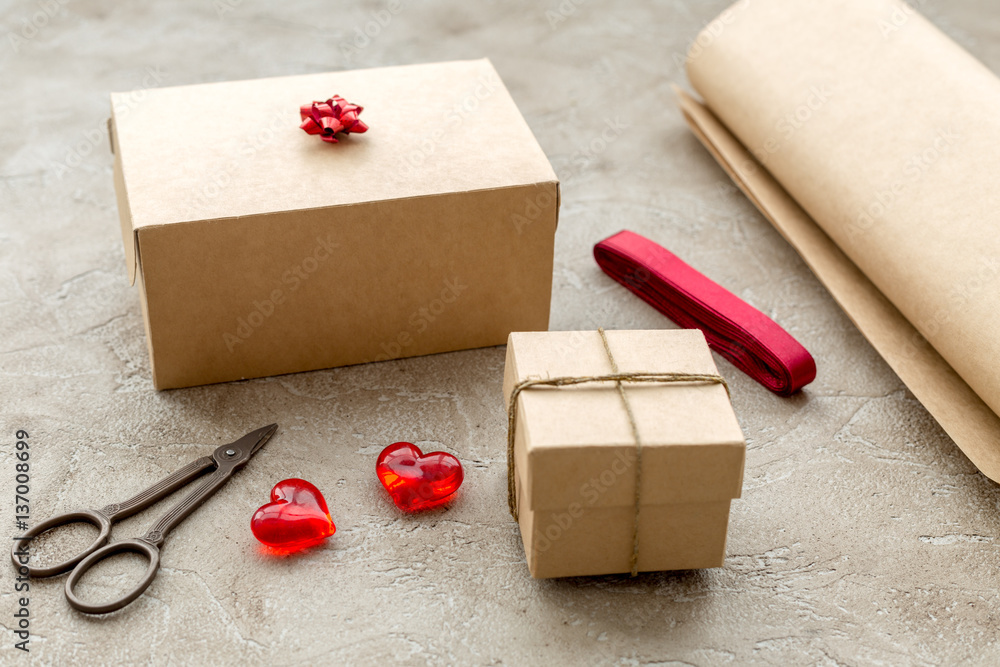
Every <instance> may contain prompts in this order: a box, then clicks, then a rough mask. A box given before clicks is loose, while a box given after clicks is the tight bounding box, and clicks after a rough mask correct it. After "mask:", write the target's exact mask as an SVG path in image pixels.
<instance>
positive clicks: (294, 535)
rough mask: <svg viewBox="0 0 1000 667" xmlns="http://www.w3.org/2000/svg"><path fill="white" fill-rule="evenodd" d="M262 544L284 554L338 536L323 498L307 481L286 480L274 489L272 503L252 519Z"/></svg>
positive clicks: (255, 532) (255, 513) (251, 526)
mask: <svg viewBox="0 0 1000 667" xmlns="http://www.w3.org/2000/svg"><path fill="white" fill-rule="evenodd" d="M250 530H252V531H253V535H254V537H256V538H257V540H258V541H260V542H261V543H262V544H265V545H267V546H269V547H272V548H274V549H278V550H281V551H285V552H292V551H298V550H299V549H305V548H306V547H311V546H313V545H314V544H319V543H320V542H322V541H323V540H325V539H326V538H328V537H330V536H331V535H333V534H334V533H335V532H337V527H336V526H335V525H333V519H331V518H330V510H329V509H328V508H327V506H326V500H325V499H324V498H323V494H322V493H320V492H319V489H317V488H316V487H315V486H313V485H312V484H310V483H309V482H307V481H306V480H304V479H285V480H282V481H280V482H278V483H277V484H275V485H274V488H273V489H271V502H269V503H268V504H266V505H263V506H261V507H260V509H258V510H257V511H256V512H254V514H253V518H252V519H250Z"/></svg>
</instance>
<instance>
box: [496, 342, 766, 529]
mask: <svg viewBox="0 0 1000 667" xmlns="http://www.w3.org/2000/svg"><path fill="white" fill-rule="evenodd" d="M606 335H607V337H608V344H609V347H610V349H611V352H612V354H613V355H614V357H615V360H616V361H617V364H618V367H619V370H620V371H621V372H623V373H628V372H635V373H638V372H650V373H653V372H656V373H660V372H682V373H700V374H717V373H718V370H717V369H716V366H715V362H714V360H713V359H712V354H711V352H710V350H709V348H708V344H707V343H706V341H705V337H704V334H702V332H701V331H698V330H696V329H695V330H658V331H608V332H606ZM611 372H612V368H611V362H610V360H609V359H608V355H607V352H606V351H605V349H604V344H603V342H602V340H601V337H600V334H599V333H598V332H596V331H565V332H535V333H530V332H526V333H512V334H511V335H510V338H509V340H508V343H507V365H506V369H505V374H504V399H505V401H506V402H507V403H508V405H509V401H510V395H511V392H512V390H513V388H514V386H515V385H516V384H517V383H519V382H521V381H524V380H526V379H529V378H554V377H582V376H597V375H606V374H610V373H611ZM625 392H626V394H627V395H628V400H629V402H630V403H631V406H632V410H633V414H634V415H635V421H636V426H637V427H638V431H639V434H640V437H641V439H642V490H641V503H642V504H643V505H663V504H671V503H703V502H713V501H720V500H729V499H732V498H738V497H739V496H740V492H741V489H742V485H743V466H744V459H745V452H746V443H745V440H744V437H743V432H742V431H741V429H740V426H739V423H738V422H737V420H736V415H735V414H734V412H733V408H732V404H731V403H730V400H729V396H728V394H727V392H726V389H725V387H723V386H722V385H721V384H709V383H669V384H628V383H626V384H625ZM518 401H519V403H518V409H517V423H516V425H515V448H514V461H515V471H516V476H517V482H518V486H519V497H521V499H522V500H521V502H522V503H527V505H528V506H529V507H531V508H532V509H535V510H537V509H546V508H553V509H554V508H566V507H569V506H570V505H571V504H572V503H579V504H580V505H583V506H586V505H591V506H622V505H626V506H628V505H633V504H634V502H635V495H634V494H635V487H634V482H635V468H634V465H633V464H634V461H635V456H634V454H635V449H636V445H635V440H634V437H633V434H632V429H631V426H630V424H629V420H628V415H627V412H626V410H625V407H624V405H623V402H622V398H621V396H620V395H619V393H618V391H617V389H616V388H615V385H614V383H613V382H600V383H593V384H584V385H575V386H564V387H547V386H535V387H531V388H529V389H526V390H524V391H522V392H521V393H520V394H519V397H518Z"/></svg>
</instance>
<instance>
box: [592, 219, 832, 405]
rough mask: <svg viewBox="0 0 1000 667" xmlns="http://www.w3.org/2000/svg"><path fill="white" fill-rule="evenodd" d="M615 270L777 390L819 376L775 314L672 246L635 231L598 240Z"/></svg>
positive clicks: (606, 264)
mask: <svg viewBox="0 0 1000 667" xmlns="http://www.w3.org/2000/svg"><path fill="white" fill-rule="evenodd" d="M594 258H595V259H596V260H597V263H598V265H600V267H601V269H603V270H604V272H605V273H607V274H608V275H609V276H611V277H612V278H614V279H615V280H617V281H618V282H620V283H621V284H622V285H624V286H625V287H627V288H628V289H629V290H631V291H632V292H633V293H635V294H636V295H638V296H639V297H641V298H642V299H643V300H644V301H646V302H647V303H648V304H650V305H651V306H653V307H654V308H656V309H657V310H658V311H660V312H661V313H663V314H664V315H666V316H667V317H669V318H670V319H671V320H673V321H674V322H676V323H677V324H678V325H680V326H682V327H684V328H687V329H701V330H702V331H703V332H704V333H705V338H706V339H707V340H708V344H709V347H711V348H712V349H713V350H715V351H716V352H718V353H719V354H721V355H722V356H723V357H725V358H726V359H728V360H729V361H730V362H732V363H733V365H735V366H736V367H737V368H739V369H740V370H742V371H743V372H745V373H746V374H747V375H749V376H750V377H752V378H753V379H755V380H757V381H758V382H760V383H761V384H762V385H764V386H765V387H767V388H768V389H770V390H771V391H773V392H775V393H777V394H780V395H782V396H788V395H790V394H793V393H795V392H796V391H798V390H799V389H801V388H802V387H804V386H805V385H807V384H809V383H810V382H812V381H813V379H814V378H815V377H816V362H815V361H814V360H813V358H812V355H810V354H809V352H808V351H807V350H806V349H805V348H804V347H802V345H801V344H799V342H798V341H796V340H795V339H794V338H792V336H791V335H790V334H789V333H788V332H787V331H785V330H784V329H782V328H781V327H780V326H778V325H777V324H776V323H775V322H774V320H772V319H771V318H769V317H768V316H767V315H765V314H764V313H762V312H760V311H759V310H757V309H756V308H754V307H753V306H751V305H750V304H748V303H746V302H745V301H743V300H742V299H740V298H739V297H737V296H736V295H734V294H733V293H731V292H729V291H728V290H726V289H725V288H723V287H721V286H719V285H717V284H716V283H714V282H712V281H711V280H709V279H708V278H706V277H705V276H703V275H702V274H700V273H698V272H697V271H695V270H694V269H692V268H691V267H690V266H688V265H687V264H685V263H684V262H683V261H682V260H681V259H680V258H678V257H677V256H676V255H674V254H673V253H671V252H670V251H669V250H667V249H666V248H663V247H662V246H660V245H657V244H656V243H654V242H652V241H650V240H649V239H647V238H645V237H643V236H640V235H638V234H635V233H633V232H629V231H623V232H619V233H618V234H615V235H614V236H612V237H610V238H607V239H605V240H603V241H601V242H600V243H598V244H597V245H596V246H594Z"/></svg>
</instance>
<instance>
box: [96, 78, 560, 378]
mask: <svg viewBox="0 0 1000 667" xmlns="http://www.w3.org/2000/svg"><path fill="white" fill-rule="evenodd" d="M334 93H336V94H339V95H342V96H343V97H345V98H346V99H348V100H349V101H351V102H355V103H357V104H361V105H362V106H364V108H365V109H364V112H363V114H362V119H363V120H364V121H365V122H366V123H367V124H368V125H369V126H370V127H371V130H370V131H369V132H367V133H366V134H363V135H351V136H349V137H346V138H344V139H343V140H342V141H341V142H340V143H339V144H334V145H331V144H326V143H324V142H322V141H320V140H319V139H318V138H317V137H314V136H309V135H307V134H306V133H305V132H303V131H302V130H300V129H299V127H298V126H299V123H300V119H299V106H300V105H301V104H304V103H308V102H311V101H313V100H316V99H326V98H327V97H329V96H330V95H332V94H334ZM143 94H144V98H143V102H142V103H141V104H139V105H135V104H131V105H125V104H119V103H118V102H119V95H117V94H115V95H112V108H113V110H118V111H115V112H114V113H113V116H112V119H111V128H112V147H113V150H114V152H115V190H116V192H117V196H118V206H119V212H120V214H121V226H122V236H123V241H124V244H125V254H126V265H127V269H128V273H129V278H130V280H132V281H135V280H136V278H137V277H138V279H139V280H138V282H139V286H140V294H141V302H142V309H143V316H144V319H145V322H146V331H147V338H148V342H149V351H150V358H151V360H152V368H153V381H154V384H155V386H156V387H157V388H158V389H165V388H171V387H184V386H190V385H197V384H205V383H211V382H223V381H228V380H237V379H242V378H251V377H260V376H266V375H275V374H280V373H290V372H296V371H304V370H311V369H318V368H327V367H332V366H340V365H346V364H356V363H363V362H367V361H375V360H383V359H391V358H399V357H406V356H414V355H421V354H431V353H436V352H445V351H450V350H459V349H467V348H473V347H482V346H488V345H498V344H502V343H503V342H504V341H505V340H506V338H507V335H508V334H509V333H510V332H511V331H514V330H544V329H547V328H548V316H549V302H550V297H551V285H552V260H553V242H554V234H555V227H556V222H557V216H558V207H559V184H558V181H557V179H556V176H555V173H554V172H553V171H552V168H551V166H550V164H549V162H548V160H547V159H546V158H545V155H544V153H543V152H542V150H541V148H540V147H539V146H538V143H537V142H536V141H535V138H534V136H533V135H532V133H531V131H530V129H529V128H528V127H527V125H526V123H525V122H524V119H523V118H522V117H521V115H520V113H519V112H518V110H517V107H516V106H515V104H514V102H513V100H512V99H511V98H510V95H509V94H508V93H507V91H506V89H505V88H504V86H503V83H502V82H501V81H500V79H499V77H498V75H497V73H496V71H495V70H494V69H493V67H492V65H491V64H490V63H489V61H488V60H476V61H460V62H450V63H441V64H431V65H414V66H407V67H390V68H381V69H371V70H361V71H351V72H334V73H325V74H310V75H304V76H293V77H282V78H273V79H260V80H255V81H237V82H228V83H215V84H202V85H193V86H183V87H177V88H163V89H157V90H148V91H144V93H143ZM123 111H124V113H122V112H123Z"/></svg>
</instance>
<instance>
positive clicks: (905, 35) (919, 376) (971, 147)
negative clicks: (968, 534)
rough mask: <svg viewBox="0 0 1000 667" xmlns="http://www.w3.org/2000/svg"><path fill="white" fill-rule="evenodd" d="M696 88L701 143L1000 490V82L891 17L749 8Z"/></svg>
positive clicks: (851, 7) (778, 3)
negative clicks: (999, 180)
mask: <svg viewBox="0 0 1000 667" xmlns="http://www.w3.org/2000/svg"><path fill="white" fill-rule="evenodd" d="M688 74H689V78H690V79H691V82H692V84H693V85H694V86H695V88H696V90H697V91H698V92H699V93H700V94H701V95H702V97H703V98H704V99H705V103H706V104H705V105H704V106H703V105H701V104H699V103H698V102H697V101H696V100H694V99H693V98H691V97H690V96H688V95H685V94H681V96H680V97H681V107H682V110H683V111H684V114H685V117H686V118H687V120H688V122H689V123H690V124H691V126H692V127H693V128H694V130H695V132H696V134H697V135H698V136H699V138H700V139H701V140H702V141H703V143H705V145H706V146H707V147H708V148H709V149H710V150H711V151H712V153H713V155H714V156H715V157H716V158H717V159H718V160H719V162H720V163H721V164H722V165H723V166H724V167H725V168H726V170H727V172H728V173H729V175H730V176H731V177H732V178H733V180H734V181H735V182H736V183H737V184H738V185H739V186H740V187H741V188H742V189H743V191H744V192H746V193H747V195H748V196H749V197H750V198H751V200H752V201H753V202H754V203H755V205H756V206H757V207H758V208H759V209H760V210H761V211H762V212H763V213H764V215H765V216H767V217H768V219H769V220H770V221H771V222H772V224H774V225H775V227H776V228H777V229H778V230H779V231H780V232H781V233H782V234H783V235H784V236H785V237H786V238H787V239H788V240H789V242H791V243H792V245H793V246H795V248H796V249H797V250H798V251H799V253H800V254H801V255H802V256H803V258H804V259H805V261H806V262H807V263H808V264H809V265H810V267H811V268H812V269H813V271H814V272H815V273H816V275H817V276H818V277H819V278H820V280H821V281H822V282H823V283H824V284H825V285H826V286H827V288H828V289H829V290H830V292H831V293H832V294H833V296H834V298H835V299H837V301H838V303H840V305H841V306H842V307H843V308H844V310H845V311H846V312H847V314H848V315H849V316H850V317H851V318H852V320H853V321H854V322H855V324H857V326H858V328H859V329H860V330H861V331H862V333H863V334H864V335H865V336H866V337H867V338H868V339H869V341H870V342H871V343H872V345H873V346H874V347H875V348H876V350H878V352H879V353H880V354H881V355H882V356H883V358H885V359H886V361H887V362H888V363H889V365H890V366H891V367H892V368H893V370H895V371H896V373H897V374H898V375H899V376H900V378H901V379H902V380H903V381H904V382H905V383H906V385H907V386H908V387H909V388H910V390H911V391H913V393H914V395H915V396H916V397H917V398H918V399H919V400H920V401H921V402H922V403H923V404H924V405H925V406H926V407H927V409H928V410H929V412H930V413H931V414H932V415H934V417H935V418H936V419H937V420H938V421H939V422H940V423H941V425H942V427H943V428H944V429H945V430H946V431H947V432H948V434H949V435H950V436H951V437H952V438H953V439H954V440H955V441H956V443H957V444H958V445H959V447H960V448H961V449H962V451H963V452H965V454H966V455H967V456H968V457H969V458H970V459H971V460H972V462H973V463H974V464H975V465H976V466H977V467H978V468H979V469H980V470H981V471H982V472H983V473H984V474H986V475H987V476H988V477H990V478H991V479H994V480H998V479H1000V418H998V417H997V412H998V411H1000V364H997V363H995V360H996V359H997V358H998V353H1000V336H998V334H1000V308H997V305H998V304H997V301H998V297H997V295H998V294H1000V290H998V287H1000V234H998V233H997V228H996V224H995V223H993V222H992V220H993V216H995V215H996V213H995V211H997V210H998V208H1000V207H998V204H1000V201H997V199H998V197H997V194H996V192H997V189H996V186H995V183H994V181H995V174H996V173H998V168H1000V152H997V151H996V150H995V147H996V146H997V145H1000V116H998V115H997V114H996V110H997V109H998V108H1000V104H998V103H1000V80H998V79H997V78H996V77H995V76H994V75H993V74H992V73H991V72H989V70H987V69H986V68H985V67H984V66H983V65H982V64H980V63H979V62H978V61H976V60H975V59H974V58H972V57H971V56H970V55H969V54H968V53H966V52H965V51H963V50H962V49H961V48H960V47H959V46H957V45H956V44H954V43H953V42H952V41H951V40H950V39H948V37H946V36H945V35H943V34H942V33H940V32H939V31H938V30H937V29H936V28H934V27H933V26H932V25H931V24H930V23H928V22H927V21H926V20H924V19H923V18H921V17H920V16H919V15H918V14H917V13H916V12H915V11H914V10H912V9H911V8H909V7H907V6H905V5H902V4H901V3H898V2H894V1H892V0H873V1H869V0H836V1H831V2H823V3H819V2H801V0H798V1H796V0H755V2H753V3H752V4H751V3H749V2H745V1H744V2H739V3H737V4H736V5H734V6H733V7H732V8H731V9H729V10H727V13H725V14H724V15H723V16H722V17H720V19H719V20H718V21H716V22H715V23H713V24H712V25H710V26H709V27H708V28H707V29H706V31H705V32H703V33H702V35H700V36H699V38H698V40H697V42H696V45H695V47H694V48H693V49H692V51H691V53H690V55H689V60H688Z"/></svg>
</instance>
